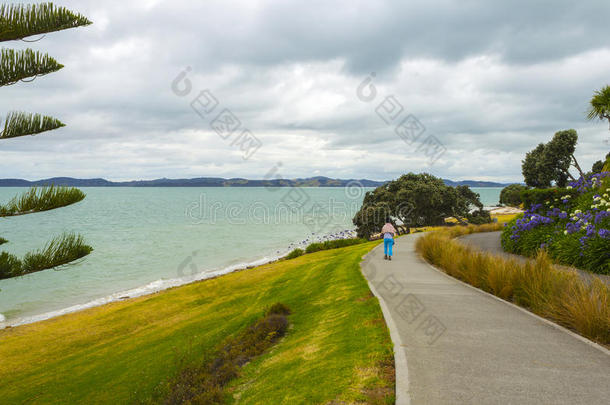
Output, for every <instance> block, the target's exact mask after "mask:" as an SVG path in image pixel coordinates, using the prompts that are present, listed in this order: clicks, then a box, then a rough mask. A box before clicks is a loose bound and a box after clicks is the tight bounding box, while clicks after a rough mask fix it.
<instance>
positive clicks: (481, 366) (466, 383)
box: [362, 234, 610, 405]
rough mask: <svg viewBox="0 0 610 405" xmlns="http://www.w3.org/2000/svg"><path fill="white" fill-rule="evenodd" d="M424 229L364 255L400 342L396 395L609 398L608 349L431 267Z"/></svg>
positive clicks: (420, 399) (446, 399)
mask: <svg viewBox="0 0 610 405" xmlns="http://www.w3.org/2000/svg"><path fill="white" fill-rule="evenodd" d="M419 236H420V234H414V235H407V236H404V237H402V238H400V239H397V240H396V245H395V246H394V255H395V256H394V259H393V260H392V261H386V260H383V246H382V245H380V246H378V247H377V248H375V249H374V250H373V251H372V252H371V253H369V254H368V255H367V256H366V257H365V259H364V260H363V263H362V270H363V273H364V275H365V277H366V278H367V279H368V280H369V284H370V286H371V289H372V290H373V292H374V293H375V295H377V296H378V297H379V299H380V303H381V306H382V309H383V311H384V316H385V318H386V322H387V324H388V327H389V328H390V333H391V335H392V340H393V342H394V345H395V358H396V379H397V381H396V388H397V402H396V403H397V404H414V405H418V404H435V405H437V404H537V405H538V404H589V405H593V404H604V405H605V404H608V398H610V384H608V376H610V352H609V351H608V350H606V349H604V348H601V347H599V346H597V345H594V344H591V343H590V342H588V341H586V340H584V339H582V338H579V337H576V336H575V335H573V334H571V333H569V332H567V331H565V330H563V329H562V328H559V327H557V326H554V325H553V324H551V323H550V322H546V321H544V320H541V319H540V318H538V317H536V316H533V315H531V314H530V313H527V312H526V311H524V310H521V309H519V308H517V307H515V306H513V305H511V304H508V303H506V302H503V301H501V300H499V299H497V298H495V297H492V296H490V295H488V294H486V293H483V292H481V291H479V290H476V289H474V288H472V287H470V286H467V285H465V284H463V283H461V282H460V281H457V280H455V279H453V278H451V277H449V276H447V275H446V274H444V273H442V272H440V271H438V270H436V269H434V268H432V267H431V266H429V265H428V264H427V263H425V262H423V261H422V260H421V259H419V258H418V256H417V254H416V253H415V250H414V244H415V240H416V238H417V237H419Z"/></svg>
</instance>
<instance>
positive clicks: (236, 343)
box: [158, 303, 290, 405]
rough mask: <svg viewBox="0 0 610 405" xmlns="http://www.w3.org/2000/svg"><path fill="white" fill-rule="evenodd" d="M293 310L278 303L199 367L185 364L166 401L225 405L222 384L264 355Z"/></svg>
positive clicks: (281, 334) (281, 331)
mask: <svg viewBox="0 0 610 405" xmlns="http://www.w3.org/2000/svg"><path fill="white" fill-rule="evenodd" d="M289 313H290V309H289V308H288V307H287V306H286V305H284V304H281V303H276V304H274V305H272V306H271V308H270V309H269V310H268V311H267V313H266V315H265V317H263V318H262V319H259V320H258V321H257V322H255V323H254V324H253V325H251V326H249V327H247V328H246V329H245V330H244V331H242V332H241V333H239V334H238V335H237V336H235V337H231V338H227V339H225V341H224V342H222V343H221V344H220V345H219V349H218V350H217V352H216V353H215V354H214V355H212V356H211V357H210V358H209V359H207V360H206V361H204V363H203V364H201V365H199V366H189V367H185V368H184V369H183V370H182V371H181V372H180V373H179V375H178V376H177V378H176V379H175V380H174V381H172V382H171V383H170V384H169V393H168V394H167V395H166V396H165V398H164V399H163V400H161V401H158V402H159V403H163V404H168V405H169V404H171V405H173V404H222V403H224V402H225V393H224V392H223V387H224V386H226V385H227V384H228V383H229V382H230V381H231V380H232V379H234V378H236V377H237V376H238V375H239V369H240V367H242V366H243V365H244V364H246V363H248V362H249V361H250V360H252V358H254V357H256V356H258V355H260V354H262V353H263V352H265V351H266V350H267V349H268V348H269V347H271V346H272V345H273V344H274V343H276V342H277V341H278V340H279V339H280V338H281V337H282V336H284V335H285V334H286V331H287V330H288V318H287V315H288V314H289Z"/></svg>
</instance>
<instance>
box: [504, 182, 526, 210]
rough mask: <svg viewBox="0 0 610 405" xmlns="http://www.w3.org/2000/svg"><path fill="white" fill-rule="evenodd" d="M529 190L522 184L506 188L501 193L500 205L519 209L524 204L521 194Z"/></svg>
mask: <svg viewBox="0 0 610 405" xmlns="http://www.w3.org/2000/svg"><path fill="white" fill-rule="evenodd" d="M527 189H528V187H527V186H524V185H522V184H511V185H508V186H506V187H504V188H503V189H502V191H501V192H500V204H504V205H510V206H512V207H518V206H519V205H520V204H521V203H522V202H523V199H522V198H521V192H522V191H525V190H527Z"/></svg>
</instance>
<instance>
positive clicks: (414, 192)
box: [353, 173, 488, 238]
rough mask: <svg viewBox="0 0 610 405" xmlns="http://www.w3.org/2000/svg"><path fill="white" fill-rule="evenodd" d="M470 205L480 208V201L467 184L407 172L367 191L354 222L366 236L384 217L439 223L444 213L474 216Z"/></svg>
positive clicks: (411, 223) (414, 223) (421, 223)
mask: <svg viewBox="0 0 610 405" xmlns="http://www.w3.org/2000/svg"><path fill="white" fill-rule="evenodd" d="M472 207H476V208H478V210H479V211H481V209H482V208H483V204H482V203H481V201H480V200H479V195H478V194H477V193H474V192H473V191H472V190H470V188H468V186H458V187H451V186H447V185H445V183H444V182H443V180H442V179H439V178H437V177H434V176H432V175H430V174H427V173H422V174H414V173H409V174H405V175H403V176H401V177H399V178H398V179H396V180H393V181H390V182H389V183H386V184H384V185H383V186H380V187H377V188H376V189H375V190H373V191H369V192H367V193H366V194H365V196H364V201H363V204H362V207H361V209H360V210H359V211H358V212H357V213H356V215H355V216H354V218H353V223H354V225H355V226H356V228H357V233H358V236H359V237H362V238H369V237H370V236H371V235H372V234H374V233H377V232H379V230H380V229H381V227H382V226H383V224H384V223H385V220H386V217H390V218H391V220H398V221H400V222H402V223H403V224H405V225H407V226H425V225H442V224H444V223H445V221H444V220H445V218H447V217H454V218H457V219H458V220H460V221H463V219H464V218H473V217H474V216H473V215H472V214H471V213H470V211H471V208H472ZM487 216H488V215H487ZM483 217H485V216H484V215H483Z"/></svg>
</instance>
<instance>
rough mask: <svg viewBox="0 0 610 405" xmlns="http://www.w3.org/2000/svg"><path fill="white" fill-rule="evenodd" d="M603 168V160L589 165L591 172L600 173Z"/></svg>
mask: <svg viewBox="0 0 610 405" xmlns="http://www.w3.org/2000/svg"><path fill="white" fill-rule="evenodd" d="M603 169H604V162H602V161H601V160H598V161H597V162H595V163H593V166H591V173H601V172H602V170H603Z"/></svg>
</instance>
